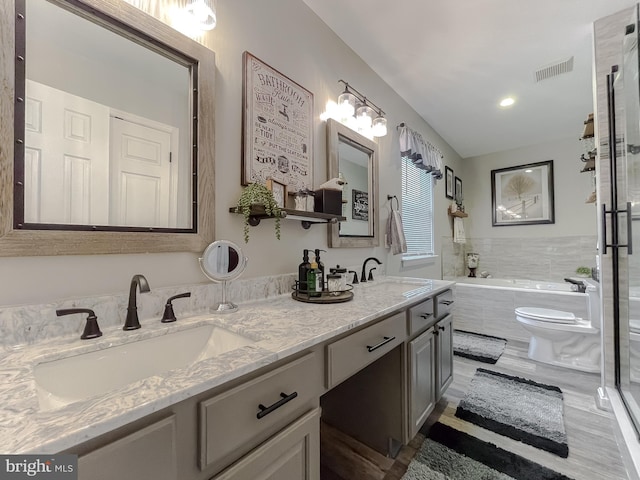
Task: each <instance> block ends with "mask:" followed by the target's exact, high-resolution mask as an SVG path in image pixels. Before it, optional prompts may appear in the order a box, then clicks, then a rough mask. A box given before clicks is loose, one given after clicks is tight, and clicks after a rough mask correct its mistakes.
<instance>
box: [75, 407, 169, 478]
mask: <svg viewBox="0 0 640 480" xmlns="http://www.w3.org/2000/svg"><path fill="white" fill-rule="evenodd" d="M176 442H177V440H176V416H175V415H172V416H171V417H169V418H165V419H164V420H160V421H159V422H156V423H153V424H151V425H149V426H148V427H145V428H143V429H141V430H139V431H137V432H134V433H132V434H130V435H127V436H126V437H123V438H121V439H119V440H116V441H115V442H112V443H109V444H108V445H105V446H104V447H101V448H98V449H96V450H94V451H92V452H90V453H88V454H87V455H83V456H81V457H80V458H78V478H79V479H80V480H112V479H114V478H118V479H123V480H125V479H139V478H153V479H158V480H177V479H178V465H177V460H176V459H177V455H176V446H177V443H176Z"/></svg>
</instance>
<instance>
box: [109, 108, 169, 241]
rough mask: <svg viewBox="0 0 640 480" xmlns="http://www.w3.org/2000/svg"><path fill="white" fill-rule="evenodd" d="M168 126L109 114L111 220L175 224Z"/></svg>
mask: <svg viewBox="0 0 640 480" xmlns="http://www.w3.org/2000/svg"><path fill="white" fill-rule="evenodd" d="M171 130H172V129H171V127H168V126H167V127H161V126H156V125H149V124H147V125H144V124H142V123H140V122H134V121H130V120H127V119H125V118H122V117H120V116H112V117H111V224H112V225H119V226H135V225H148V226H151V227H164V228H172V227H176V215H177V212H176V205H175V203H176V202H175V198H176V191H175V188H176V178H175V177H176V175H175V174H174V169H173V163H172V158H171V157H172V149H171V147H172V145H171V141H172V132H171Z"/></svg>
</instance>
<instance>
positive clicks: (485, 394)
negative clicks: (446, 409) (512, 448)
mask: <svg viewBox="0 0 640 480" xmlns="http://www.w3.org/2000/svg"><path fill="white" fill-rule="evenodd" d="M562 402H563V397H562V390H560V389H559V388H558V387H554V386H552V385H544V384H542V383H537V382H534V381H532V380H527V379H526V378H520V377H512V376H511V375H505V374H503V373H498V372H493V371H491V370H486V369H484V368H478V369H477V370H476V373H475V375H474V376H473V378H472V379H471V385H470V388H469V392H468V393H467V394H466V396H465V397H464V398H463V399H462V400H461V401H460V404H459V405H458V408H457V410H456V417H459V418H462V419H463V420H467V421H469V422H471V423H475V424H476V425H479V426H481V427H483V428H486V429H487V430H492V431H494V432H496V433H499V434H501V435H505V436H507V437H510V438H513V439H514V440H519V441H521V442H523V443H526V444H528V445H533V446H534V447H537V448H540V449H542V450H546V451H548V452H551V453H555V454H556V455H558V456H560V457H563V458H567V456H568V455H569V446H568V445H567V434H566V431H565V429H564V406H563V403H562Z"/></svg>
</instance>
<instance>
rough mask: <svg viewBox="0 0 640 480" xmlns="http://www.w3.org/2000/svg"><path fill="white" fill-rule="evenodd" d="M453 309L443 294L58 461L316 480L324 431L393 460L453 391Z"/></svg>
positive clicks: (133, 470) (84, 472)
mask: <svg viewBox="0 0 640 480" xmlns="http://www.w3.org/2000/svg"><path fill="white" fill-rule="evenodd" d="M452 303H453V292H452V291H451V290H445V291H443V292H441V293H439V294H437V295H434V296H433V297H430V298H427V299H424V300H422V301H421V302H419V303H417V304H415V305H412V306H411V307H409V308H404V309H402V310H399V311H396V312H392V313H390V314H387V316H386V317H385V316H381V317H379V318H378V319H376V320H373V321H371V322H369V323H367V324H366V325H362V326H360V327H358V328H356V329H354V330H351V331H347V332H344V333H342V334H341V335H340V336H336V337H334V338H329V339H327V340H326V341H325V342H322V343H319V344H317V345H315V346H313V347H311V348H309V349H307V350H304V351H301V352H298V353H297V354H295V355H292V356H291V357H287V358H282V359H280V360H279V361H278V362H277V363H276V364H273V365H270V366H264V367H263V368H260V369H259V370H255V371H253V372H248V373H247V374H246V375H245V376H244V377H240V378H236V379H234V380H232V381H230V382H228V383H227V384H223V385H220V386H217V387H215V388H212V389H210V390H208V391H204V392H202V393H198V394H196V395H194V396H192V397H190V398H188V399H186V400H183V401H181V402H178V403H176V404H174V405H171V406H168V407H167V408H165V409H163V410H160V411H157V412H155V413H153V414H151V415H149V416H148V417H145V418H142V419H139V420H136V421H135V422H132V423H130V424H128V425H125V426H123V427H120V428H118V429H116V430H114V431H112V432H109V433H107V434H104V435H102V436H101V437H98V438H94V439H92V440H90V441H87V442H85V443H83V444H81V445H78V446H76V447H75V448H73V449H70V450H68V451H67V452H61V453H76V454H78V455H79V461H78V464H79V465H78V469H79V478H80V479H81V480H89V479H90V480H101V479H105V480H107V479H111V478H120V479H123V480H128V479H131V480H134V479H139V478H154V479H159V480H178V479H179V480H244V479H251V480H254V479H265V480H267V479H272V480H276V479H277V480H320V454H321V447H320V421H321V419H322V421H323V422H325V423H327V424H328V425H332V426H334V427H335V428H338V429H339V430H341V431H342V432H343V433H345V434H347V435H350V436H352V437H353V438H355V439H357V440H359V441H361V442H363V443H365V444H367V445H369V446H370V447H371V448H373V449H375V450H377V451H378V452H381V453H383V454H385V455H389V456H391V457H394V456H395V455H396V454H397V453H398V451H399V449H400V447H401V446H402V444H403V443H405V444H406V443H408V442H409V441H410V440H411V439H412V438H413V437H414V436H415V435H416V434H417V433H418V431H419V430H420V428H421V427H422V425H423V424H424V422H425V421H426V419H427V417H428V416H429V414H430V413H431V412H432V411H433V409H434V408H435V405H436V403H437V401H438V400H439V399H440V397H441V396H442V395H443V393H444V391H445V390H446V389H447V388H448V386H449V385H450V383H451V381H452V379H453V348H452V316H451V314H450V311H451V304H452ZM322 452H323V462H324V461H325V457H324V455H325V454H326V455H330V454H329V453H325V452H326V449H323V450H322Z"/></svg>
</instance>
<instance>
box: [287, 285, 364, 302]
mask: <svg viewBox="0 0 640 480" xmlns="http://www.w3.org/2000/svg"><path fill="white" fill-rule="evenodd" d="M297 287H298V282H296V285H294V286H293V292H292V293H291V298H293V299H294V300H297V301H299V302H305V303H343V302H348V301H349V300H351V299H352V298H353V292H352V291H351V290H352V289H353V286H352V285H347V290H340V291H339V292H322V293H321V294H320V295H319V296H317V297H312V296H311V295H309V294H308V293H307V292H303V291H300V290H298V288H297Z"/></svg>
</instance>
